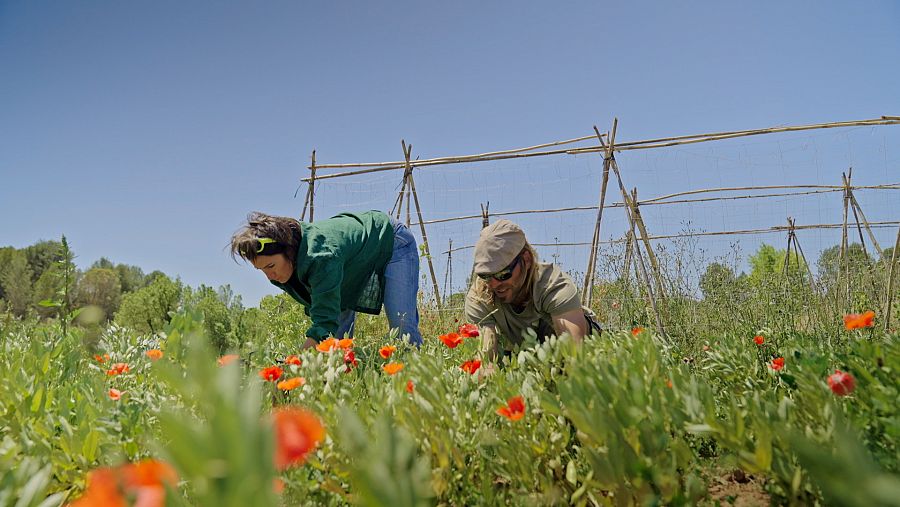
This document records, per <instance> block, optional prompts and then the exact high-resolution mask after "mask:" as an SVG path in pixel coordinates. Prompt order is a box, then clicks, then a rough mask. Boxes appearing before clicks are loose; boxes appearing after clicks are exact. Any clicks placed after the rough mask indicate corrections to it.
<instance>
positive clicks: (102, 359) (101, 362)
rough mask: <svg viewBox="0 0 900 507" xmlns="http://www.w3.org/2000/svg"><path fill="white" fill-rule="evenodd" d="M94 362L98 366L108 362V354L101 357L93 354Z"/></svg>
mask: <svg viewBox="0 0 900 507" xmlns="http://www.w3.org/2000/svg"><path fill="white" fill-rule="evenodd" d="M94 360H95V361H97V362H98V363H100V364H103V363H105V362H107V361H109V354H103V355H102V356H101V355H100V354H94Z"/></svg>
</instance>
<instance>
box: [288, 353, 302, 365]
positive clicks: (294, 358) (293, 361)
mask: <svg viewBox="0 0 900 507" xmlns="http://www.w3.org/2000/svg"><path fill="white" fill-rule="evenodd" d="M284 364H293V365H294V366H300V365H301V364H303V361H301V360H300V358H299V357H297V356H295V355H290V356H287V357H286V358H284Z"/></svg>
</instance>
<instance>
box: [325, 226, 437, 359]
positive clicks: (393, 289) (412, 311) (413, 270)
mask: <svg viewBox="0 0 900 507" xmlns="http://www.w3.org/2000/svg"><path fill="white" fill-rule="evenodd" d="M391 224H393V226H394V252H393V254H392V255H391V260H390V261H388V263H387V266H386V267H385V268H384V311H385V313H386V314H387V318H388V323H389V324H390V326H391V329H400V336H401V337H402V336H406V335H408V339H409V343H411V344H413V345H415V346H416V347H418V346H420V345H422V334H421V333H419V308H418V307H417V306H416V302H417V298H416V295H417V294H418V292H419V249H418V247H417V246H416V238H415V237H413V235H412V233H411V232H410V231H409V229H408V228H407V227H406V226H405V225H403V224H402V223H400V222H398V221H397V220H394V219H393V218H391ZM355 322H356V312H355V311H353V310H344V311H342V312H341V314H340V316H338V329H337V334H336V336H339V337H340V336H344V335H347V336H350V337H352V336H353V328H354V323H355Z"/></svg>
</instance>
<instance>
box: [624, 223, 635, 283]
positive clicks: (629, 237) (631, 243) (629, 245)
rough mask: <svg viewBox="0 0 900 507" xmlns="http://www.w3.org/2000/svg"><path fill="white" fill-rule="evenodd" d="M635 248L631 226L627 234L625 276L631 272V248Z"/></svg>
mask: <svg viewBox="0 0 900 507" xmlns="http://www.w3.org/2000/svg"><path fill="white" fill-rule="evenodd" d="M633 248H634V233H633V232H632V230H631V229H630V228H629V229H628V233H627V234H626V236H625V271H623V273H624V274H625V277H626V279H627V277H628V276H629V273H630V272H631V250H632V249H633Z"/></svg>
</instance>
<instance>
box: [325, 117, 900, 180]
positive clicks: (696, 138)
mask: <svg viewBox="0 0 900 507" xmlns="http://www.w3.org/2000/svg"><path fill="white" fill-rule="evenodd" d="M897 124H900V119H897V118H895V117H882V118H877V119H870V120H854V121H843V122H832V123H820V124H811V125H797V126H789V127H770V128H764V129H753V130H738V131H730V132H717V133H707V134H690V135H683V136H674V137H664V138H656V139H647V140H641V141H631V142H625V143H618V144H617V146H616V151H626V150H633V149H647V148H661V147H665V146H675V145H677V144H691V143H696V142H706V141H716V140H720V139H731V138H734V137H744V136H753V135H760V134H774V133H781V132H797V131H804V130H815V129H826V128H844V127H858V126H881V125H897ZM593 137H594V136H585V137H579V138H576V139H570V140H567V141H558V142H555V143H546V144H543V145H536V146H532V147H529V148H518V149H514V150H504V151H498V152H491V153H486V154H481V155H461V156H453V157H439V158H434V159H425V160H418V161H416V162H415V163H413V165H414V166H415V167H426V166H432V165H444V164H457V163H462V162H484V161H490V160H502V159H508V158H521V157H534V156H548V155H559V154H571V155H578V154H582V153H596V152H598V151H602V148H597V147H587V148H579V149H574V150H551V151H544V152H535V153H520V152H524V151H530V150H532V149H539V148H541V147H545V146H555V145H561V144H568V143H574V142H579V141H586V140H588V139H592V138H593ZM670 141H673V142H672V143H669V142H670ZM663 143H669V144H663ZM319 167H320V168H329V169H343V168H366V169H364V170H361V171H348V172H342V173H334V174H329V175H322V176H320V177H319V178H320V179H326V178H335V177H341V176H351V175H354V174H365V173H369V172H377V171H386V170H394V169H402V168H404V167H405V165H404V163H403V162H402V161H396V162H366V163H352V164H321V165H320V166H319Z"/></svg>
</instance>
